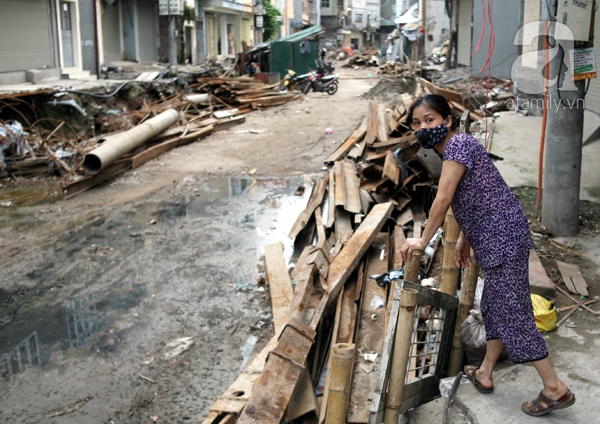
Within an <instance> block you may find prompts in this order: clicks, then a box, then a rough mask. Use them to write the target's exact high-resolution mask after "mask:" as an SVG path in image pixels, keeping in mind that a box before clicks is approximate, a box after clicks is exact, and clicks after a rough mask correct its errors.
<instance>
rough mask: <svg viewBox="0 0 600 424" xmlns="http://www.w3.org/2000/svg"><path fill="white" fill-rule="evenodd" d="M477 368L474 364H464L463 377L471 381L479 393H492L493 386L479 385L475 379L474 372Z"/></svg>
mask: <svg viewBox="0 0 600 424" xmlns="http://www.w3.org/2000/svg"><path fill="white" fill-rule="evenodd" d="M478 369H479V367H476V366H474V365H465V367H464V368H463V372H464V373H465V377H466V378H467V380H469V381H470V382H471V383H473V386H475V388H476V389H477V391H478V392H479V393H483V394H484V395H489V394H490V393H492V392H493V391H494V386H492V387H483V386H482V385H481V383H480V382H479V380H477V375H476V374H475V373H476V372H477V370H478Z"/></svg>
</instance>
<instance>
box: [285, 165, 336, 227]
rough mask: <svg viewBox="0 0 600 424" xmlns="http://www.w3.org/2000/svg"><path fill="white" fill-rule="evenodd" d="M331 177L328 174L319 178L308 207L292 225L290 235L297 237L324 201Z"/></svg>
mask: <svg viewBox="0 0 600 424" xmlns="http://www.w3.org/2000/svg"><path fill="white" fill-rule="evenodd" d="M328 179H329V177H328V174H326V175H325V177H323V178H321V179H319V180H317V182H316V183H315V185H314V187H313V191H312V193H311V195H310V199H309V200H308V205H307V206H306V208H305V209H304V210H303V211H302V212H301V213H300V215H299V216H298V218H297V219H296V222H295V223H294V225H293V226H292V229H291V230H290V232H289V233H288V237H289V238H291V239H293V238H295V237H296V236H297V235H298V233H299V232H300V230H302V229H303V228H304V227H305V226H306V224H307V222H308V220H309V219H310V217H311V216H312V214H313V212H314V211H315V209H316V208H317V207H318V206H319V205H320V204H321V203H322V202H323V196H325V190H326V189H327V181H328Z"/></svg>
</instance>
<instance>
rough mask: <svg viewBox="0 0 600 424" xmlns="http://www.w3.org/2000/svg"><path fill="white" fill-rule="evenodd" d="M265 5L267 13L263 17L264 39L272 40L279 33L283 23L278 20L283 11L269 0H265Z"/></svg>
mask: <svg viewBox="0 0 600 424" xmlns="http://www.w3.org/2000/svg"><path fill="white" fill-rule="evenodd" d="M263 7H264V9H265V15H264V17H263V26H264V30H265V32H264V40H265V41H271V40H272V39H274V38H275V37H277V34H278V33H279V28H280V27H281V23H279V22H278V20H277V17H278V16H281V12H280V11H279V9H277V8H276V7H275V6H273V5H272V4H271V3H270V2H269V1H268V0H263Z"/></svg>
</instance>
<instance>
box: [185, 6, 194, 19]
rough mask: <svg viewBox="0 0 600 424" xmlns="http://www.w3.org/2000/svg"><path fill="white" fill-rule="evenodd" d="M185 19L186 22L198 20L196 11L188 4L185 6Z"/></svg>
mask: <svg viewBox="0 0 600 424" xmlns="http://www.w3.org/2000/svg"><path fill="white" fill-rule="evenodd" d="M183 19H185V20H186V21H195V20H196V10H195V9H194V7H193V6H189V5H187V4H184V5H183Z"/></svg>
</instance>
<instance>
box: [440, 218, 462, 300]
mask: <svg viewBox="0 0 600 424" xmlns="http://www.w3.org/2000/svg"><path fill="white" fill-rule="evenodd" d="M459 235H460V227H459V226H458V222H456V219H455V218H454V214H453V213H452V208H449V209H448V213H447V214H446V221H445V223H444V256H443V259H442V287H441V291H442V293H447V294H449V295H450V296H455V295H456V286H457V285H458V279H459V277H460V268H459V267H457V266H456V262H454V248H455V247H456V241H457V240H458V236H459Z"/></svg>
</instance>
